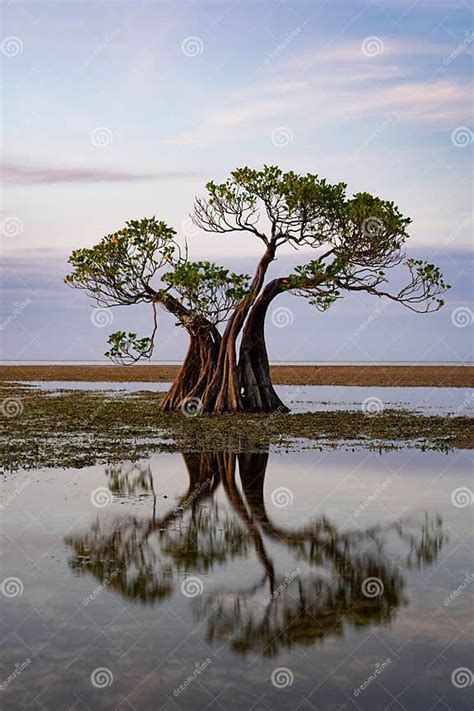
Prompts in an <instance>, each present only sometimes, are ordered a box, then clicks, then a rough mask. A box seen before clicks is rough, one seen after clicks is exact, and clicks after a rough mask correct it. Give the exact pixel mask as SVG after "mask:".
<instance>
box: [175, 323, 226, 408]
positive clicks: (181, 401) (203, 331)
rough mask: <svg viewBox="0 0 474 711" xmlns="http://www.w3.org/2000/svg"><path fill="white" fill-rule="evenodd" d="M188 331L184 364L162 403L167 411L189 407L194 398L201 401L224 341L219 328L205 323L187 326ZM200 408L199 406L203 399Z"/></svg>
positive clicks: (198, 403)
mask: <svg viewBox="0 0 474 711" xmlns="http://www.w3.org/2000/svg"><path fill="white" fill-rule="evenodd" d="M188 333H189V347H188V352H187V353H186V357H185V359H184V362H183V365H182V366H181V368H180V370H179V372H178V375H177V376H176V378H175V381H174V383H173V385H172V386H171V388H170V390H169V391H168V392H167V393H166V395H165V397H164V399H163V401H162V403H161V409H162V410H165V411H168V412H170V411H173V412H174V411H178V410H180V409H181V408H184V407H186V402H189V400H190V399H191V398H196V401H200V399H201V395H202V394H203V392H204V390H205V389H206V387H207V386H208V384H209V382H210V380H211V378H212V376H213V373H214V370H215V367H216V364H217V358H218V353H219V346H220V341H221V336H220V334H219V332H218V331H217V329H216V328H215V327H211V328H209V327H208V326H202V327H197V328H193V329H188ZM197 407H198V408H199V409H200V402H197Z"/></svg>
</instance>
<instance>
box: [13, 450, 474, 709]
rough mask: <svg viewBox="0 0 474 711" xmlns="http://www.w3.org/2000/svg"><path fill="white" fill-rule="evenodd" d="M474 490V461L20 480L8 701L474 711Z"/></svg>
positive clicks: (154, 466) (156, 470)
mask: <svg viewBox="0 0 474 711" xmlns="http://www.w3.org/2000/svg"><path fill="white" fill-rule="evenodd" d="M468 488H470V489H472V458H471V456H470V454H469V453H468V452H466V451H457V452H455V453H452V454H449V455H444V454H438V453H432V452H417V451H411V450H410V451H408V450H405V451H402V452H389V453H384V454H377V453H374V452H367V451H357V452H344V451H339V450H336V451H327V452H322V453H320V452H314V451H306V452H302V453H297V454H295V453H292V454H291V455H289V454H277V453H271V454H270V455H269V454H268V453H260V454H244V455H239V456H237V457H236V456H234V455H232V454H229V453H226V452H222V453H217V454H201V455H199V454H184V455H177V454H164V455H158V456H155V457H153V458H151V459H150V460H149V461H141V462H135V463H132V462H123V463H121V464H117V465H114V466H107V467H105V466H97V467H90V468H86V469H81V470H74V469H69V470H42V471H35V472H30V473H22V472H19V473H17V474H15V475H11V474H9V475H8V476H6V477H5V478H4V480H3V483H2V485H1V489H2V491H1V494H2V501H3V511H2V524H1V530H2V557H1V562H0V565H1V573H2V575H1V578H2V580H3V581H4V582H3V591H4V594H3V595H0V601H1V606H2V613H1V620H2V622H1V627H0V630H1V638H2V639H1V647H0V652H1V659H0V661H1V667H0V668H1V675H2V679H1V680H0V681H2V680H3V687H2V690H1V691H0V703H1V707H2V708H3V709H23V708H31V709H38V710H39V709H43V710H44V709H47V710H48V711H49V710H51V711H53V710H54V711H56V710H57V709H74V710H76V709H77V710H78V711H79V709H94V711H95V710H96V709H115V708H120V709H140V710H141V709H143V710H145V709H170V710H171V709H193V710H194V709H209V710H211V709H212V710H214V709H252V710H265V711H267V710H268V709H272V710H273V709H276V710H277V711H278V710H280V709H281V710H283V709H285V710H286V709H288V710H290V709H296V708H298V709H301V710H304V711H306V710H308V711H309V710H310V709H311V710H313V711H314V709H323V710H326V709H342V708H344V709H377V710H379V709H388V708H390V709H397V710H398V709H434V708H436V709H438V708H443V709H456V710H457V709H459V710H464V709H466V710H467V709H471V708H472V701H473V694H472V689H473V687H472V686H471V687H468V686H466V684H465V679H466V676H465V675H466V672H462V670H463V669H468V670H469V668H470V669H472V653H471V649H470V638H471V632H472V621H471V620H472V592H473V590H474V576H473V575H472V574H473V566H472V508H471V509H470V508H469V507H468V506H467V505H466V496H465V492H466V491H467V489H468ZM6 579H14V582H11V580H9V581H7V582H5V580H6ZM27 660H29V661H27ZM15 669H16V670H17V672H16V673H15V674H13V672H14V671H15ZM460 669H461V672H460V671H459V670H460ZM471 674H472V672H471ZM12 675H13V678H12ZM9 678H10V680H9V681H8V679H9ZM468 679H469V677H468ZM5 682H7V683H6V685H5ZM441 700H442V701H441Z"/></svg>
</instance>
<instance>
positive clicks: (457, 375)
mask: <svg viewBox="0 0 474 711" xmlns="http://www.w3.org/2000/svg"><path fill="white" fill-rule="evenodd" d="M178 370H179V366H178V365H155V364H146V365H132V366H128V367H126V366H120V365H74V364H72V365H47V364H45V365H2V366H0V381H35V380H40V381H84V382H148V383H151V382H170V381H172V380H174V378H175V376H176V374H177V372H178ZM271 371H272V378H273V382H274V383H275V384H279V385H345V386H378V387H453V388H466V387H469V388H472V387H474V365H473V366H471V365H468V366H465V365H459V366H458V365H274V366H272V368H271Z"/></svg>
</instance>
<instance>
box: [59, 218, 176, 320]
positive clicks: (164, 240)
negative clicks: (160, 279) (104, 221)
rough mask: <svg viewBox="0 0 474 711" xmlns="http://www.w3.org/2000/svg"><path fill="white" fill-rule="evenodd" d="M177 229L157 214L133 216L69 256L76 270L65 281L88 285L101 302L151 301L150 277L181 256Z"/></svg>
mask: <svg viewBox="0 0 474 711" xmlns="http://www.w3.org/2000/svg"><path fill="white" fill-rule="evenodd" d="M175 237H176V232H175V231H174V229H173V228H171V227H168V226H167V225H166V224H165V223H164V222H162V221H158V220H156V218H155V217H151V218H144V219H143V220H130V221H129V222H127V223H126V226H125V227H124V228H122V229H121V230H118V231H117V232H114V233H113V234H110V235H108V236H107V237H104V238H103V239H102V240H101V241H100V242H99V243H98V244H96V245H94V246H93V247H85V248H82V249H76V250H75V251H74V252H73V253H72V254H71V256H70V257H69V260H68V261H69V264H71V265H72V266H73V271H72V272H71V273H70V274H68V275H67V276H66V277H65V279H64V281H65V282H66V284H69V285H71V286H74V287H76V288H80V289H85V290H86V291H88V292H89V294H90V295H91V296H92V297H93V298H94V299H95V300H96V301H97V302H98V303H99V304H100V305H106V306H111V305H113V304H130V303H137V302H139V301H151V300H152V298H153V293H152V290H151V287H150V281H151V280H152V279H153V277H155V275H156V273H157V272H158V270H159V269H160V268H161V267H162V266H163V265H164V264H169V263H173V261H176V260H178V259H179V249H178V246H177V243H176V240H175Z"/></svg>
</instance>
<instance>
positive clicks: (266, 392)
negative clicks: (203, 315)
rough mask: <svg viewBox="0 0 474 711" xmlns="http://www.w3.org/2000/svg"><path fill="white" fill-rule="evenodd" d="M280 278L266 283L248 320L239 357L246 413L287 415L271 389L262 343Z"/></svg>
mask: <svg viewBox="0 0 474 711" xmlns="http://www.w3.org/2000/svg"><path fill="white" fill-rule="evenodd" d="M282 290H283V289H282V285H281V280H280V279H274V280H273V281H271V282H269V283H268V284H267V286H266V287H265V289H264V290H263V291H262V293H261V295H260V296H259V297H258V299H257V300H256V301H255V303H254V305H253V307H252V310H251V311H250V314H249V316H248V318H247V322H246V324H245V328H244V332H243V335H242V343H241V345H240V354H239V376H240V384H241V388H242V403H243V407H244V409H245V410H247V411H249V412H289V411H290V410H289V408H288V407H286V405H284V404H283V402H282V401H281V400H280V398H279V397H278V395H277V394H276V392H275V389H274V387H273V384H272V381H271V376H270V363H269V360H268V353H267V347H266V343H265V317H266V315H267V311H268V307H269V305H270V303H271V302H272V301H273V299H274V298H275V296H277V295H278V294H280V293H281V292H282Z"/></svg>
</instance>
